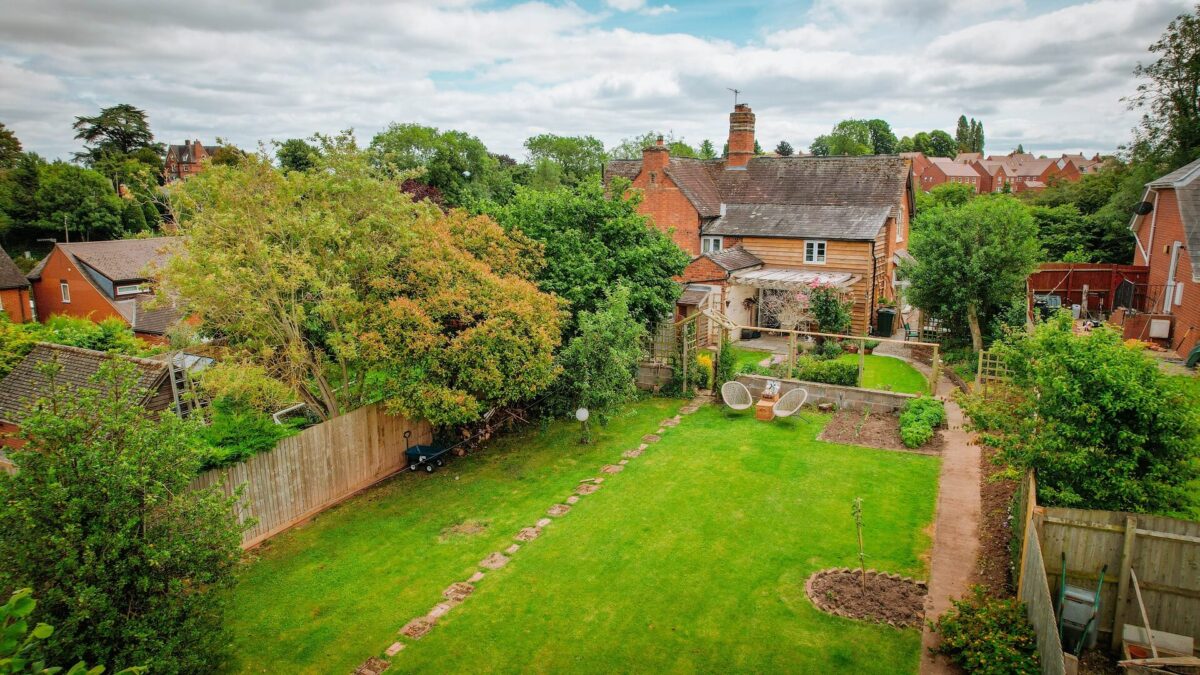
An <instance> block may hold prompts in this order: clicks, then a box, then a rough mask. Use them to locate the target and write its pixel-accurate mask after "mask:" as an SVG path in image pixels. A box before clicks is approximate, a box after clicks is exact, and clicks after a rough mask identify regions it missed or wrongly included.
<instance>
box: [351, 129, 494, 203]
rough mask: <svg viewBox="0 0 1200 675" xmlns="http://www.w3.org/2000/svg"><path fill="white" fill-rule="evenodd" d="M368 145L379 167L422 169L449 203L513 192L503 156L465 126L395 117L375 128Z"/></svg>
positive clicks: (429, 182) (479, 200)
mask: <svg viewBox="0 0 1200 675" xmlns="http://www.w3.org/2000/svg"><path fill="white" fill-rule="evenodd" d="M370 149H371V154H372V157H373V159H374V162H375V164H376V166H378V167H380V168H385V167H386V168H389V169H391V170H394V171H411V170H412V169H423V170H424V175H423V176H421V181H422V182H424V183H427V184H429V185H431V186H433V187H436V188H437V189H438V190H440V191H441V193H442V194H443V195H444V196H445V199H446V202H447V203H448V204H450V205H451V206H471V205H475V204H478V203H480V202H483V201H486V200H489V199H490V200H497V201H504V200H506V199H507V198H508V197H509V195H511V194H512V188H513V184H512V183H513V181H512V177H511V175H509V174H508V173H507V172H506V171H504V170H503V168H502V166H501V162H500V160H499V159H498V158H497V157H496V156H493V155H492V154H491V153H490V152H488V149H487V146H485V145H484V144H483V141H481V140H479V139H478V138H476V137H474V136H472V135H470V134H468V133H466V132H463V131H455V130H450V131H441V130H440V129H437V128H434V127H428V126H423V125H420V124H395V123H393V124H391V125H389V126H388V128H387V129H385V130H384V131H381V132H379V133H378V134H375V137H374V138H372V139H371V147H370Z"/></svg>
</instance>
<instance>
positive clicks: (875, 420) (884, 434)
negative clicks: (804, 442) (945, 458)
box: [818, 410, 945, 455]
mask: <svg viewBox="0 0 1200 675" xmlns="http://www.w3.org/2000/svg"><path fill="white" fill-rule="evenodd" d="M818 440H822V441H827V442H829V443H844V444H846V445H865V446H867V447H868V448H877V449H879V450H901V451H903V452H916V453H920V454H923V455H940V454H941V453H942V447H943V446H944V445H945V440H943V439H942V432H941V430H938V431H937V432H935V433H934V434H933V438H931V439H929V442H928V443H926V444H925V445H922V446H921V447H919V448H908V447H905V445H904V442H903V441H901V440H900V418H899V417H898V416H896V415H888V414H884V413H864V412H862V411H860V410H839V411H838V412H837V413H836V414H835V415H834V416H833V419H831V420H829V424H827V425H826V426H825V430H824V431H823V432H821V435H820V436H819V437H818Z"/></svg>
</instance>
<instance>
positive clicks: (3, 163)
mask: <svg viewBox="0 0 1200 675" xmlns="http://www.w3.org/2000/svg"><path fill="white" fill-rule="evenodd" d="M20 157H21V141H19V140H17V135H16V134H14V133H13V132H12V130H11V129H9V128H8V127H6V126H4V123H3V122H0V170H4V169H11V168H13V167H14V166H16V165H17V160H18V159H19V158H20Z"/></svg>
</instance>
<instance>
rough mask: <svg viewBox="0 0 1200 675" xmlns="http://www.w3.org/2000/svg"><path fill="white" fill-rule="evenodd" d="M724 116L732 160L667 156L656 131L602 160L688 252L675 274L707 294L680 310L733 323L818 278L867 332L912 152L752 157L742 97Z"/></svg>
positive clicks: (908, 208)
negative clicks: (652, 141)
mask: <svg viewBox="0 0 1200 675" xmlns="http://www.w3.org/2000/svg"><path fill="white" fill-rule="evenodd" d="M729 117H730V130H729V148H730V150H729V158H728V159H716V160H700V159H693V158H684V157H671V156H670V152H669V150H668V149H667V148H666V146H664V145H663V143H662V140H661V139H659V142H658V144H656V145H654V146H651V147H648V148H646V149H645V150H644V151H643V154H642V159H641V160H614V161H611V162H609V163H608V165H607V166H606V167H605V172H604V178H605V181H606V182H611V180H612V179H613V178H615V177H621V178H625V179H628V180H629V181H630V183H631V187H632V188H633V189H638V190H641V191H642V192H643V194H644V198H643V200H642V203H641V205H640V206H639V211H640V212H641V213H643V214H645V215H647V216H649V218H650V220H651V222H652V223H653V224H654V226H655V227H657V228H659V229H661V230H663V231H664V232H669V233H670V234H671V237H672V239H673V240H674V241H675V243H676V244H677V245H678V246H679V247H680V248H682V249H683V250H684V251H687V252H688V253H689V254H691V255H692V256H693V259H692V262H691V264H690V265H689V266H688V268H687V270H686V271H685V272H684V274H683V276H682V278H681V281H684V282H688V283H689V284H690V285H689V286H688V290H689V295H688V296H687V298H688V299H689V301H690V300H691V299H694V298H695V297H698V296H697V294H698V293H700V294H702V291H704V290H707V292H708V296H707V297H706V298H705V300H704V301H703V302H702V303H697V304H696V305H689V307H681V309H680V313H681V314H687V313H688V312H689V311H695V310H696V309H697V308H698V307H701V306H704V307H714V308H716V307H718V306H719V308H720V309H721V311H722V312H724V313H725V314H726V315H728V316H729V318H730V319H731V320H733V321H734V322H735V323H738V324H742V325H759V323H758V321H759V319H760V318H764V317H758V316H757V314H756V312H755V310H754V309H753V307H754V306H755V305H756V304H757V302H758V300H759V298H760V295H761V293H763V292H767V293H773V292H786V291H787V290H789V289H795V288H796V284H804V283H808V282H810V281H817V280H820V281H822V282H823V283H835V284H837V285H838V286H839V287H840V288H841V289H842V290H843V292H846V293H847V295H848V297H849V298H850V299H852V300H853V301H854V308H853V329H852V330H853V331H854V332H855V333H864V332H866V331H867V330H868V328H869V327H870V326H871V325H873V324H874V310H875V308H876V306H877V305H878V302H879V300H880V299H881V298H893V297H895V292H896V288H895V271H896V265H897V261H898V259H899V258H898V255H897V254H898V252H900V251H904V250H906V249H907V246H908V227H909V219H910V217H911V214H912V210H913V190H914V189H915V184H914V180H913V174H912V164H913V160H912V159H909V158H902V157H896V156H874V157H773V156H755V155H754V154H753V148H754V113H753V112H752V111H751V110H750V107H749V106H748V105H745V104H739V105H738V106H736V107H735V109H734V111H733V112H732V113H731V114H730V116H729ZM774 272H787V274H775V273H774ZM684 304H687V303H684ZM768 324H769V321H766V322H764V325H768ZM734 337H735V338H736V337H737V336H734Z"/></svg>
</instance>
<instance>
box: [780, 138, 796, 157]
mask: <svg viewBox="0 0 1200 675" xmlns="http://www.w3.org/2000/svg"><path fill="white" fill-rule="evenodd" d="M775 154H777V155H779V156H780V157H791V156H792V155H794V154H796V150H795V149H794V148H793V147H792V144H791V143H788V142H787V141H779V145H776V146H775Z"/></svg>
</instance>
